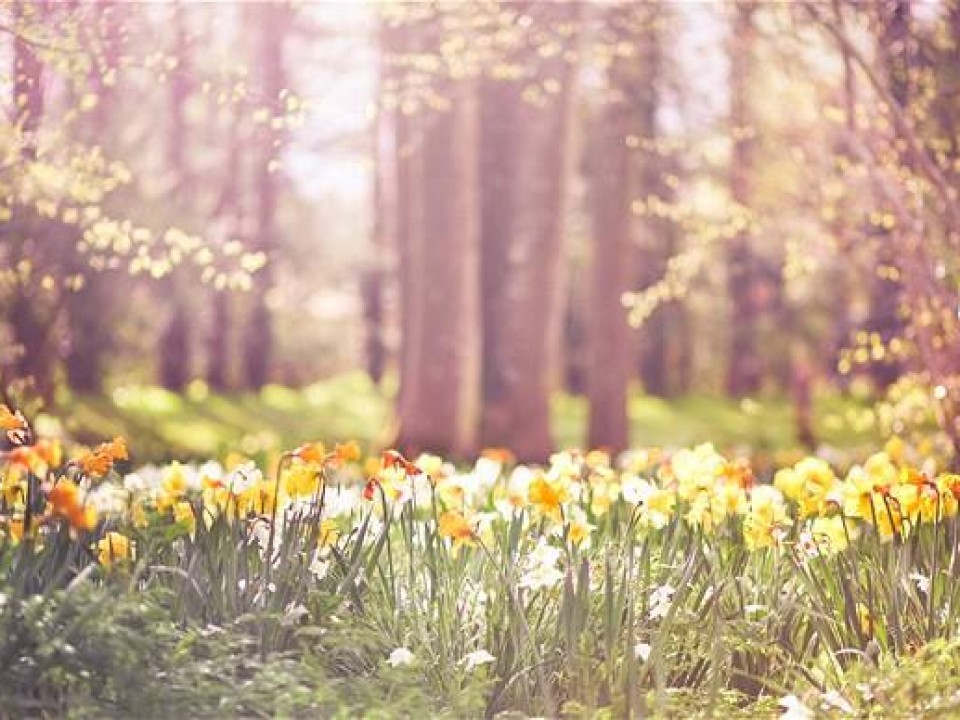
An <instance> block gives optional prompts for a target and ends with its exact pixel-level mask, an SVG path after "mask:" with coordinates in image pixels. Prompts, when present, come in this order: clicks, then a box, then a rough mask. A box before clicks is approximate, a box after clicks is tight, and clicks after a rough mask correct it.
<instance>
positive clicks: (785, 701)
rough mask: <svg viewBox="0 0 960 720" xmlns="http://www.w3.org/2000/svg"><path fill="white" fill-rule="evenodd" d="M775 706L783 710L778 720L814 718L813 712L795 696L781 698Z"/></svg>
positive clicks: (807, 719) (810, 719)
mask: <svg viewBox="0 0 960 720" xmlns="http://www.w3.org/2000/svg"><path fill="white" fill-rule="evenodd" d="M777 704H778V705H779V706H780V707H782V708H783V714H782V715H781V716H780V720H813V718H814V715H813V710H811V709H810V708H808V707H807V706H806V705H804V704H803V701H802V700H801V699H800V698H798V697H797V696H796V695H787V696H786V697H782V698H780V702H779V703H777Z"/></svg>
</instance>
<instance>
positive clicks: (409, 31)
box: [384, 23, 427, 446]
mask: <svg viewBox="0 0 960 720" xmlns="http://www.w3.org/2000/svg"><path fill="white" fill-rule="evenodd" d="M421 31H422V28H420V27H418V26H416V25H413V24H410V23H407V24H401V25H394V26H389V27H387V28H385V30H384V40H385V42H387V47H388V48H389V56H390V58H391V62H393V61H394V60H395V58H399V57H402V56H404V55H405V54H407V53H413V52H416V51H417V50H418V49H419V44H420V38H419V34H420V32H421ZM390 72H391V73H392V76H393V77H394V78H395V81H396V82H395V85H396V89H395V92H396V93H397V98H396V99H397V105H398V110H397V114H396V125H395V132H396V138H395V141H394V153H395V157H394V165H393V171H394V175H393V177H394V183H395V195H396V203H397V235H396V242H397V257H398V264H399V273H398V274H399V283H398V285H399V291H400V295H399V305H400V358H399V360H400V362H399V370H400V391H399V396H398V398H397V416H398V418H399V422H400V435H399V438H398V440H397V442H398V444H400V445H401V446H402V445H408V444H409V443H411V442H414V441H416V442H419V440H418V433H419V429H418V427H417V423H418V417H417V416H418V413H420V412H422V410H423V408H422V402H421V399H420V398H421V393H422V387H423V377H422V373H423V363H424V362H425V358H423V357H422V353H423V350H424V347H425V345H426V342H427V340H426V338H425V337H424V310H423V293H422V292H421V291H420V287H419V285H420V283H421V282H422V281H423V278H424V277H425V276H424V268H423V257H424V251H423V230H422V229H423V143H424V137H423V124H424V119H423V117H421V116H420V114H419V113H417V114H414V107H413V105H412V102H413V100H412V98H411V97H410V95H411V93H412V81H411V78H410V72H409V70H408V69H406V68H404V69H402V70H394V69H391V70H390Z"/></svg>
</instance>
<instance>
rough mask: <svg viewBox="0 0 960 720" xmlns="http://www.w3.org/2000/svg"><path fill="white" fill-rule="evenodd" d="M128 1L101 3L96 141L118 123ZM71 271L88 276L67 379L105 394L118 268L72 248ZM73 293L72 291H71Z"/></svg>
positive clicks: (78, 300) (87, 125)
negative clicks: (97, 267)
mask: <svg viewBox="0 0 960 720" xmlns="http://www.w3.org/2000/svg"><path fill="white" fill-rule="evenodd" d="M122 13H123V6H122V5H121V4H120V3H118V2H114V1H113V0H103V2H101V3H100V4H99V5H98V7H97V18H98V20H99V22H98V23H97V24H96V26H95V27H96V28H97V29H96V30H93V31H92V32H93V33H97V32H98V31H99V34H95V35H94V37H93V38H92V41H93V42H96V43H99V45H100V47H101V48H102V53H101V54H100V58H101V60H102V62H101V63H95V64H94V67H93V68H92V69H91V73H90V84H91V87H92V88H94V89H95V92H96V96H97V106H96V107H95V108H94V109H93V110H92V111H91V112H90V114H89V119H88V120H87V121H86V122H84V123H83V130H84V132H83V134H84V136H85V137H86V138H88V139H89V141H90V142H91V143H94V144H96V143H98V142H102V140H103V138H104V136H105V135H104V134H105V133H107V132H109V129H110V128H111V127H112V126H113V118H114V113H115V111H116V100H117V91H116V85H115V84H114V83H113V82H110V83H108V82H105V81H104V79H105V77H106V76H108V74H109V75H113V76H114V78H115V77H116V74H117V72H118V69H119V63H120V53H121V45H122V43H121V17H122ZM71 254H72V257H71V258H70V262H71V264H72V266H73V267H72V268H71V269H72V271H73V272H75V273H77V274H79V275H81V276H82V277H83V285H82V286H81V287H80V288H78V289H77V290H76V291H73V292H72V293H70V294H69V297H68V299H67V302H66V304H65V306H66V312H67V337H68V344H67V351H66V355H65V357H64V369H65V370H66V375H67V383H68V384H69V385H70V388H71V389H72V390H74V391H76V392H83V393H94V394H96V393H101V392H103V384H104V379H105V375H106V371H107V359H108V358H109V356H110V355H111V351H112V350H113V348H114V347H115V343H116V341H115V339H114V332H113V328H112V320H113V317H114V315H115V313H114V312H113V310H112V303H111V298H112V297H115V295H114V290H115V288H116V284H117V282H118V278H117V277H116V273H115V272H111V271H107V270H101V271H92V270H91V269H90V267H89V266H88V264H87V261H86V258H85V257H84V256H83V255H82V254H81V253H80V252H79V251H78V250H76V249H71ZM68 292H69V291H68Z"/></svg>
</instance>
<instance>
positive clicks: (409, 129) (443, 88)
mask: <svg viewBox="0 0 960 720" xmlns="http://www.w3.org/2000/svg"><path fill="white" fill-rule="evenodd" d="M445 12H450V13H451V15H449V16H446V17H447V18H448V19H449V20H451V21H455V20H456V18H457V13H458V12H459V11H458V10H456V9H453V10H449V11H445ZM461 17H462V16H461ZM429 30H430V32H429V34H426V31H425V30H424V27H423V26H422V25H420V24H419V23H410V24H407V25H406V26H405V27H402V28H399V29H398V34H399V38H398V42H399V45H400V48H401V49H402V51H404V52H411V51H413V50H417V49H419V48H421V47H423V48H424V49H426V50H427V52H436V49H437V48H438V47H439V45H440V43H442V42H443V40H444V39H445V37H444V35H443V34H442V33H441V31H440V24H439V23H435V24H432V25H431V26H430V27H429ZM421 43H422V45H421ZM421 79H424V77H423V76H422V75H420V74H419V73H417V72H414V71H412V70H409V69H408V70H407V71H406V72H404V73H403V74H402V77H401V79H400V88H401V96H402V99H401V101H400V116H399V118H398V122H397V153H398V158H397V175H398V192H399V195H398V205H399V227H398V241H399V245H400V247H399V250H400V273H401V283H400V297H401V314H402V315H409V317H408V319H407V322H406V326H405V327H404V328H403V331H404V334H403V339H402V342H403V345H402V350H401V364H400V388H401V390H400V393H401V394H400V399H399V404H398V414H399V421H400V436H399V444H400V445H401V446H402V447H404V448H406V449H407V450H409V451H411V452H414V451H418V450H432V451H444V452H449V453H453V454H454V455H457V456H460V457H465V456H468V455H469V454H471V453H472V452H475V450H476V446H477V439H478V437H477V427H478V423H477V419H478V414H479V380H480V376H479V373H480V365H479V363H480V347H479V342H480V337H479V327H478V325H479V323H478V321H479V317H480V307H479V300H480V298H479V284H478V283H479V278H478V275H477V267H478V263H479V257H478V253H479V227H480V225H479V222H480V215H479V206H478V202H477V198H478V185H477V172H478V165H477V155H476V151H477V146H478V143H477V140H478V137H477V120H478V111H477V98H476V82H475V79H474V78H473V77H472V76H471V74H470V73H464V74H462V75H461V76H460V77H449V76H446V74H443V73H432V74H430V75H428V76H427V77H426V82H427V83H428V88H429V90H430V93H429V96H430V97H431V98H432V99H433V100H432V105H433V107H432V109H431V110H429V111H427V110H424V109H422V108H418V107H417V105H418V100H417V99H416V98H415V97H407V96H405V95H404V93H407V92H410V91H413V90H414V88H415V87H416V84H417V82H418V80H421Z"/></svg>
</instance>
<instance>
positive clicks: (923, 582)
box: [908, 570, 930, 595]
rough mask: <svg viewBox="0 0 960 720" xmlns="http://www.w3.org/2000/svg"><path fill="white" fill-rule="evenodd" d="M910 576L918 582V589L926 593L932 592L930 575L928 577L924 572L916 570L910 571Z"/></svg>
mask: <svg viewBox="0 0 960 720" xmlns="http://www.w3.org/2000/svg"><path fill="white" fill-rule="evenodd" d="M908 577H909V578H910V579H911V580H913V581H914V582H915V583H916V584H917V590H919V591H920V592H922V593H923V594H924V595H929V594H930V578H929V577H927V576H926V575H924V574H922V573H918V572H917V571H916V570H914V571H913V572H912V573H910V575H909V576H908Z"/></svg>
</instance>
